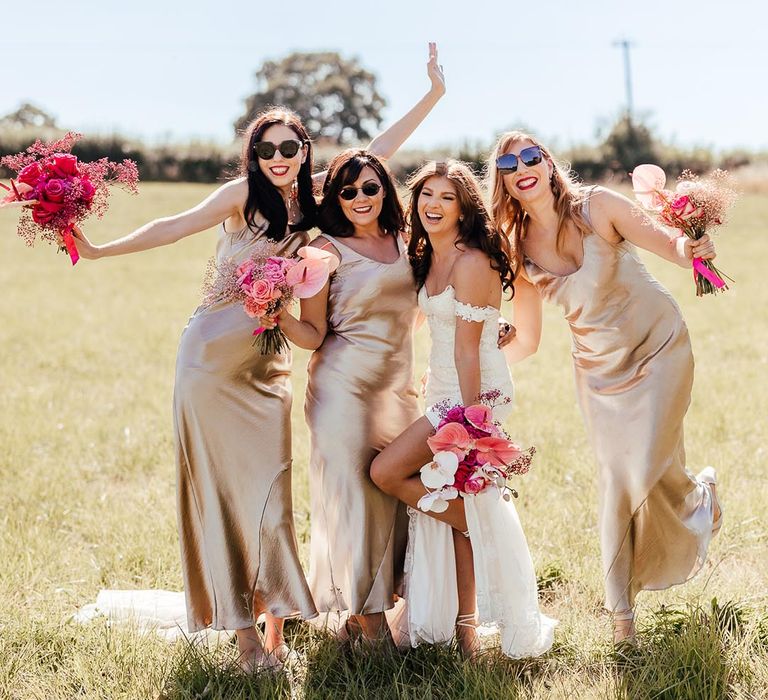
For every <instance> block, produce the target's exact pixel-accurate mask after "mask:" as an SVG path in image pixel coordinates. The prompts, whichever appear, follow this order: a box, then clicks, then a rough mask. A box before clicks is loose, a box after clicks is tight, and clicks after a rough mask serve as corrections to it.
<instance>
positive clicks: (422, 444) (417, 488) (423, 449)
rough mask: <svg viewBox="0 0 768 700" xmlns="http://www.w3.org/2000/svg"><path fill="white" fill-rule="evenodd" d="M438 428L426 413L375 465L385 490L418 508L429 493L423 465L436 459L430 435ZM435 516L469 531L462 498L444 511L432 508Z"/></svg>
mask: <svg viewBox="0 0 768 700" xmlns="http://www.w3.org/2000/svg"><path fill="white" fill-rule="evenodd" d="M434 432H435V429H434V428H433V427H432V424H431V423H430V422H429V420H428V419H427V418H425V417H424V416H422V417H421V418H419V420H417V421H416V422H415V423H413V424H412V425H411V426H410V427H409V428H407V429H406V430H405V432H403V433H402V434H401V435H400V436H398V437H397V438H395V440H394V441H393V442H392V443H390V445H389V446H388V447H386V448H385V449H384V450H383V451H382V452H380V453H379V455H378V456H377V457H376V459H374V460H373V464H372V465H371V479H372V480H373V483H375V484H376V486H378V487H379V488H380V489H381V490H382V491H384V493H388V494H390V495H391V496H395V497H396V498H398V499H399V500H401V501H403V502H404V503H407V504H408V505H409V506H411V507H413V508H416V507H417V505H416V504H417V503H418V501H419V499H420V498H421V497H422V496H423V495H424V494H425V493H427V489H426V488H424V484H422V483H421V479H420V478H419V469H421V467H422V466H423V465H425V464H426V463H427V462H431V461H432V451H431V450H430V449H429V446H428V445H427V438H428V437H429V436H430V435H432V433H434ZM428 515H431V516H432V517H433V518H437V520H440V521H442V522H444V523H448V525H450V526H451V527H452V528H454V529H456V530H459V531H460V532H466V530H467V519H466V516H465V515H464V503H463V502H462V499H461V498H456V499H455V500H453V501H450V502H449V505H448V510H446V511H445V512H443V513H433V512H431V511H430V512H429V513H428Z"/></svg>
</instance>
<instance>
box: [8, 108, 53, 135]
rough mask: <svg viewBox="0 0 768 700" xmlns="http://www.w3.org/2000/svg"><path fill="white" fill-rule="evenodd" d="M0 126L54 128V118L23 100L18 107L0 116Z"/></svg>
mask: <svg viewBox="0 0 768 700" xmlns="http://www.w3.org/2000/svg"><path fill="white" fill-rule="evenodd" d="M0 127H11V128H27V127H37V128H46V129H54V128H56V120H55V119H54V117H53V116H51V115H50V114H48V113H47V112H45V111H44V110H42V109H40V107H37V106H36V105H33V104H30V103H29V102H23V103H22V104H20V105H19V107H18V109H16V110H14V111H13V112H10V113H9V114H6V115H5V116H2V117H0Z"/></svg>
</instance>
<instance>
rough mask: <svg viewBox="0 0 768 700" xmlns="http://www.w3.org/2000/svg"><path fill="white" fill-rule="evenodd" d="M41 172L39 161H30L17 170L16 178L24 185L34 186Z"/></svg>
mask: <svg viewBox="0 0 768 700" xmlns="http://www.w3.org/2000/svg"><path fill="white" fill-rule="evenodd" d="M42 174H43V170H42V168H41V167H40V163H30V164H29V165H25V166H24V167H23V168H22V169H21V170H19V176H18V177H17V178H16V180H17V181H18V182H23V183H24V184H25V185H30V186H31V187H35V185H37V181H38V180H39V179H40V176H41V175H42Z"/></svg>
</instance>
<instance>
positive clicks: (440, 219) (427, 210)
mask: <svg viewBox="0 0 768 700" xmlns="http://www.w3.org/2000/svg"><path fill="white" fill-rule="evenodd" d="M416 210H417V211H418V214H419V221H421V225H422V226H423V227H424V230H425V231H426V232H427V234H428V235H429V236H430V237H433V236H443V235H446V234H448V235H451V236H456V235H457V234H458V231H459V217H460V216H461V206H460V205H459V197H458V193H457V192H456V185H454V184H453V182H451V181H450V180H449V179H448V178H447V177H445V176H443V175H433V176H432V177H430V178H429V179H428V180H427V181H426V182H425V183H424V185H423V186H422V188H421V192H420V193H419V200H418V202H417V204H416Z"/></svg>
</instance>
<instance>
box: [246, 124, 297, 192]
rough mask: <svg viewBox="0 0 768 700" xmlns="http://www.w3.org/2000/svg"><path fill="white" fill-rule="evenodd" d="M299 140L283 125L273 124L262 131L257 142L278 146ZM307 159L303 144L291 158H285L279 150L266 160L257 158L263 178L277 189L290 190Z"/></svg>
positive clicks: (294, 133)
mask: <svg viewBox="0 0 768 700" xmlns="http://www.w3.org/2000/svg"><path fill="white" fill-rule="evenodd" d="M289 140H293V141H295V140H300V136H299V135H298V134H297V133H296V132H295V131H294V130H293V129H291V127H289V126H286V125H285V124H273V125H272V126H270V127H268V128H267V129H265V130H264V133H263V134H262V135H261V138H260V139H259V141H268V142H271V143H273V144H274V145H275V146H279V145H280V144H281V143H282V142H283V141H289ZM306 159H307V145H306V144H304V145H303V146H302V147H301V148H300V149H299V151H298V153H297V154H296V155H295V156H294V157H293V158H286V157H285V156H284V155H283V154H282V153H280V150H279V149H276V150H275V155H274V156H273V157H272V158H270V159H269V160H266V159H264V158H259V159H258V161H259V169H260V170H261V172H262V173H264V176H265V177H266V178H267V179H268V180H269V181H270V182H271V183H272V184H273V185H274V186H275V187H277V188H279V189H281V190H290V188H291V186H292V185H293V182H294V181H295V180H296V177H297V176H298V174H299V169H300V168H301V164H302V163H303V162H304V161H305V160H306Z"/></svg>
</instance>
